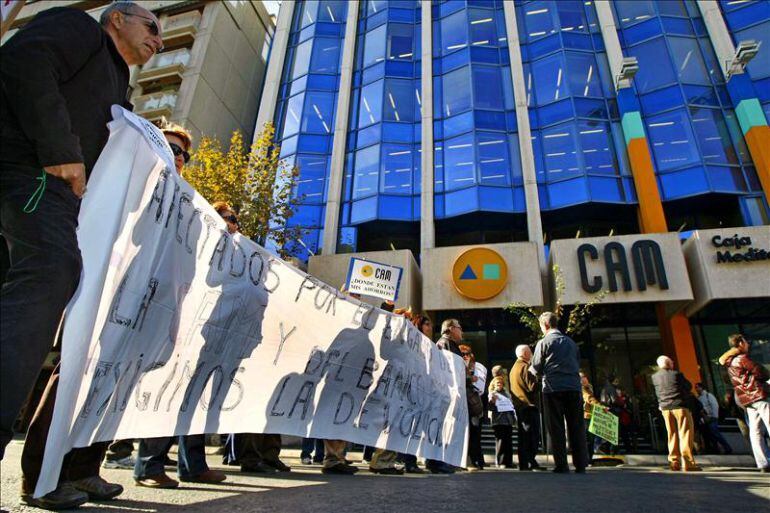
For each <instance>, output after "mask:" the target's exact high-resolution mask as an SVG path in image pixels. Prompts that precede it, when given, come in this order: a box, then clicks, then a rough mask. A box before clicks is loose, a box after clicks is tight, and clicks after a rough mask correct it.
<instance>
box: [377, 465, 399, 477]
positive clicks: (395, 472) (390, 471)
mask: <svg viewBox="0 0 770 513" xmlns="http://www.w3.org/2000/svg"><path fill="white" fill-rule="evenodd" d="M369 472H371V473H373V474H382V475H383V476H401V475H403V474H404V471H403V470H402V469H400V468H396V467H385V468H372V467H369Z"/></svg>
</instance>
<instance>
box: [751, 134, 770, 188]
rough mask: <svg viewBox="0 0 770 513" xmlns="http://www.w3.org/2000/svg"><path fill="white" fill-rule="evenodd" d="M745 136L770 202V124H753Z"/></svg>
mask: <svg viewBox="0 0 770 513" xmlns="http://www.w3.org/2000/svg"><path fill="white" fill-rule="evenodd" d="M745 137H746V144H747V145H748V147H749V151H750V152H751V158H752V160H754V167H755V168H756V170H757V175H758V176H759V181H760V183H761V184H762V190H763V191H765V199H767V201H768V202H770V126H767V125H757V126H752V127H751V128H750V129H749V130H748V131H747V132H746V135H745Z"/></svg>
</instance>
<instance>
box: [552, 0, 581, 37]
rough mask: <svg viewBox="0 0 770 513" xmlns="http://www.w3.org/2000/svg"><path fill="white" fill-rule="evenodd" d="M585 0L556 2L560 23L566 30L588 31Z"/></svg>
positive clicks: (561, 0)
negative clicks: (584, 6)
mask: <svg viewBox="0 0 770 513" xmlns="http://www.w3.org/2000/svg"><path fill="white" fill-rule="evenodd" d="M583 4H584V2H583V0H560V1H558V2H556V10H557V11H558V13H559V24H560V26H561V29H562V30H563V31H565V32H588V24H587V23H586V12H585V9H584V8H583Z"/></svg>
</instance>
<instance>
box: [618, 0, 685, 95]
mask: <svg viewBox="0 0 770 513" xmlns="http://www.w3.org/2000/svg"><path fill="white" fill-rule="evenodd" d="M640 3H643V2H640ZM628 53H629V54H630V55H633V56H634V57H636V58H637V59H638V60H639V72H638V73H637V74H636V77H634V84H636V87H637V89H639V91H640V92H642V93H646V92H647V91H651V90H653V89H655V88H658V87H660V86H664V85H667V84H671V83H673V82H675V81H676V75H675V74H674V70H673V69H672V68H671V59H670V58H669V55H668V49H667V48H666V42H665V41H664V40H663V38H661V37H659V38H657V39H653V40H652V41H647V42H646V43H642V44H639V45H636V46H633V47H631V48H629V49H628ZM680 65H681V63H680Z"/></svg>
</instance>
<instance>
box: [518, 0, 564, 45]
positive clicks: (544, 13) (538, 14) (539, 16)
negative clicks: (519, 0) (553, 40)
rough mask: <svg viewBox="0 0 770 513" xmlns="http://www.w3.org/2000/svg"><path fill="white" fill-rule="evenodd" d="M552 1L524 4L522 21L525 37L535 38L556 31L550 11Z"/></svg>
mask: <svg viewBox="0 0 770 513" xmlns="http://www.w3.org/2000/svg"><path fill="white" fill-rule="evenodd" d="M553 6H554V4H553V2H531V3H529V4H527V5H525V6H524V23H525V24H526V26H527V30H526V33H527V37H528V38H529V39H535V38H538V37H543V36H546V35H548V34H553V33H554V32H556V29H555V28H554V21H553V15H554V13H553V12H552V11H551V9H552V8H553Z"/></svg>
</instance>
